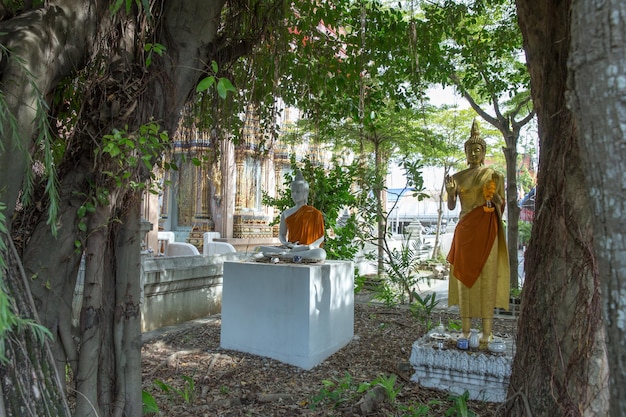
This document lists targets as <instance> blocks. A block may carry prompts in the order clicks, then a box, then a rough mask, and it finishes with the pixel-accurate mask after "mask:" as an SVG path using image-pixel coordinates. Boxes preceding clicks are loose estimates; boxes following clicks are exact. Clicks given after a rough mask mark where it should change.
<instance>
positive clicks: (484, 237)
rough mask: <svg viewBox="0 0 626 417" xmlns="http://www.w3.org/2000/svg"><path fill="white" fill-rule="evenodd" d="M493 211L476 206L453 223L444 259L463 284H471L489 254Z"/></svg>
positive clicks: (494, 218) (495, 232)
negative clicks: (455, 223)
mask: <svg viewBox="0 0 626 417" xmlns="http://www.w3.org/2000/svg"><path fill="white" fill-rule="evenodd" d="M498 223H499V222H498V217H497V215H496V212H495V211H492V212H485V210H483V207H482V206H479V207H476V208H475V209H473V210H472V211H470V212H469V213H467V214H466V215H465V216H463V217H462V218H461V220H460V221H459V223H458V224H457V225H456V229H455V231H454V238H453V239H452V246H451V247H450V252H449V253H448V262H450V263H451V264H452V265H454V276H455V277H456V279H458V280H459V281H461V282H462V283H463V284H465V286H466V287H467V288H472V286H473V285H474V283H475V282H476V280H477V279H478V276H479V275H480V273H481V271H482V270H483V266H484V265H485V262H486V261H487V258H488V257H489V253H490V252H491V249H492V247H493V243H494V241H495V239H496V236H497V235H498Z"/></svg>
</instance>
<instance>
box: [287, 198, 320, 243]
mask: <svg viewBox="0 0 626 417" xmlns="http://www.w3.org/2000/svg"><path fill="white" fill-rule="evenodd" d="M285 223H286V224H287V240H288V241H289V242H292V243H296V242H298V243H299V244H300V245H309V244H311V243H313V242H315V241H316V240H318V239H319V238H321V237H323V236H324V215H323V214H322V212H321V211H319V210H318V209H316V208H315V207H313V206H309V205H304V206H302V207H300V208H299V209H298V211H296V212H295V213H293V214H292V215H290V216H289V217H287V218H286V219H285Z"/></svg>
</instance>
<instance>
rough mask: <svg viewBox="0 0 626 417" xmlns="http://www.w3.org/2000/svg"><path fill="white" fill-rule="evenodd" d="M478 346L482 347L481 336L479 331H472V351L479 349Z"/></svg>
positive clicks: (470, 341) (470, 339) (470, 345)
mask: <svg viewBox="0 0 626 417" xmlns="http://www.w3.org/2000/svg"><path fill="white" fill-rule="evenodd" d="M478 346H480V335H479V334H478V330H476V329H471V330H470V337H469V347H470V349H478Z"/></svg>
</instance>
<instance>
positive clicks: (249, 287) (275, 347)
mask: <svg viewBox="0 0 626 417" xmlns="http://www.w3.org/2000/svg"><path fill="white" fill-rule="evenodd" d="M353 336H354V267H353V264H352V262H348V261H326V262H324V263H322V264H306V265H303V264H289V263H279V264H269V263H259V262H224V278H223V289H222V327H221V339H220V346H221V347H222V348H224V349H232V350H237V351H240V352H247V353H252V354H255V355H259V356H265V357H269V358H272V359H276V360H279V361H281V362H284V363H288V364H291V365H295V366H298V367H300V368H303V369H312V368H313V367H314V366H316V365H318V364H320V363H321V362H322V361H323V360H324V359H326V358H328V357H329V356H330V355H332V354H333V353H335V352H336V351H338V350H339V349H341V348H342V347H343V346H345V345H346V344H348V342H349V341H350V340H351V339H352V337H353Z"/></svg>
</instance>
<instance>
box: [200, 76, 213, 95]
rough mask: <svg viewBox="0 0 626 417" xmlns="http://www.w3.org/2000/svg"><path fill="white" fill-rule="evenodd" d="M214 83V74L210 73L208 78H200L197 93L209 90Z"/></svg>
mask: <svg viewBox="0 0 626 417" xmlns="http://www.w3.org/2000/svg"><path fill="white" fill-rule="evenodd" d="M213 84H215V77H214V76H212V75H210V76H208V77H206V78H203V79H202V80H200V82H199V83H198V86H197V87H196V93H201V92H203V91H206V90H208V89H209V88H211V87H212V86H213Z"/></svg>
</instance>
